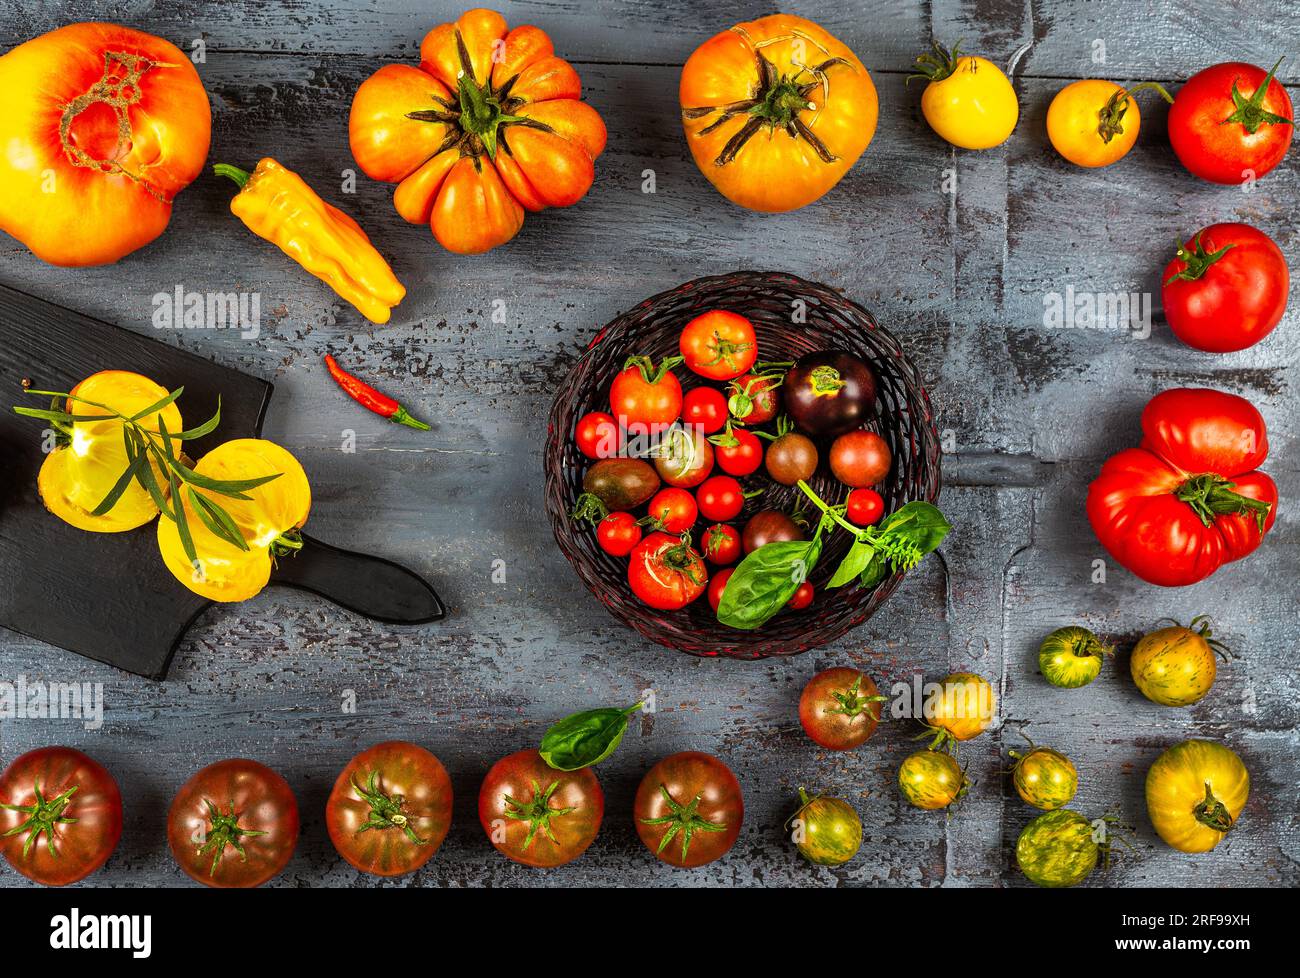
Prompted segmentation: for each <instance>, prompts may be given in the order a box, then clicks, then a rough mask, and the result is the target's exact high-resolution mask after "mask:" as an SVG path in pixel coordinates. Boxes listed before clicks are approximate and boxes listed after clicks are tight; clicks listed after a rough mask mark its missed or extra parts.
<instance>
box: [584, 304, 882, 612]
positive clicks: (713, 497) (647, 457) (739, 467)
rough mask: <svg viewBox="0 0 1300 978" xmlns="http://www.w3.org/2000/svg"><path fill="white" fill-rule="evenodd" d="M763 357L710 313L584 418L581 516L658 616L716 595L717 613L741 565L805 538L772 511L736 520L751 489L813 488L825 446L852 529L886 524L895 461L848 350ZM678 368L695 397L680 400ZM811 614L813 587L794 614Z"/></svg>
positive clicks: (719, 313)
mask: <svg viewBox="0 0 1300 978" xmlns="http://www.w3.org/2000/svg"><path fill="white" fill-rule="evenodd" d="M758 354H759V349H758V338H757V335H756V333H755V330H754V326H753V324H752V323H751V322H750V321H749V320H748V319H746V318H745V317H744V316H741V315H739V314H737V313H735V312H730V311H727V310H721V309H715V310H711V311H708V312H705V313H702V314H700V315H698V316H696V317H695V318H694V319H692V320H691V321H690V322H688V323H687V324H686V326H685V327H684V328H683V329H682V331H681V334H680V337H679V341H678V354H677V355H675V356H671V357H666V358H664V359H663V360H661V361H660V362H658V363H655V362H654V360H653V359H652V358H650V357H646V356H630V357H628V359H627V360H626V362H625V363H624V366H623V369H622V370H620V371H619V372H618V374H617V375H616V376H615V377H614V379H613V381H612V382H611V384H610V391H609V410H608V411H607V412H606V411H591V412H589V413H587V414H584V415H583V416H582V417H581V418H580V419H579V420H578V423H577V425H576V426H575V428H574V440H575V442H576V444H577V447H578V450H579V451H580V452H581V453H582V454H583V455H584V456H586V457H587V458H589V459H591V460H592V461H593V463H594V464H593V465H592V467H591V468H590V469H589V470H588V472H587V474H586V476H585V478H584V480H583V488H584V492H583V496H582V498H581V499H580V501H579V504H578V506H577V507H576V508H575V510H574V515H575V517H578V518H585V519H587V520H589V521H590V522H591V523H593V524H594V527H595V533H596V540H597V543H598V544H599V546H600V548H601V549H602V550H604V551H605V552H606V553H608V554H610V555H611V556H613V557H620V558H622V557H626V558H628V583H629V585H630V587H631V588H632V590H633V592H634V593H635V594H636V595H637V597H639V598H640V599H641V600H642V601H643V602H645V603H646V604H648V605H650V606H651V607H653V608H657V609H660V610H665V611H675V610H678V609H680V608H684V607H685V606H686V605H688V604H690V603H692V602H693V601H695V600H697V599H698V598H700V597H701V596H705V595H706V596H707V598H708V601H709V603H710V605H712V607H713V608H714V610H715V611H716V610H717V606H718V602H719V600H720V599H721V596H722V590H723V588H724V587H725V586H726V582H727V580H728V578H729V577H730V576H731V571H730V568H731V566H732V565H734V564H735V563H737V562H738V561H739V560H740V559H741V558H742V557H743V556H744V555H746V554H748V553H751V552H752V551H754V550H756V549H757V548H758V547H760V546H762V545H764V544H766V543H772V542H775V541H780V540H798V539H803V537H804V533H805V527H804V526H802V525H801V523H800V522H799V519H798V516H797V514H794V515H792V514H786V513H782V512H779V511H777V510H774V509H763V510H760V511H759V512H757V513H756V514H754V515H753V516H751V517H750V519H749V520H748V521H747V522H746V524H745V525H744V527H743V529H738V527H737V521H738V520H739V519H740V518H741V515H742V513H743V512H744V510H745V508H746V504H747V502H748V501H749V500H751V499H754V498H756V497H758V496H760V495H761V494H762V493H763V492H764V491H765V490H764V487H763V486H762V485H756V484H755V482H754V480H755V479H762V478H763V476H766V477H767V478H768V479H770V480H771V481H772V482H775V483H778V484H780V485H787V486H789V485H794V484H795V483H797V482H799V481H800V480H801V479H803V480H806V479H810V478H812V476H813V474H814V473H815V472H816V471H817V469H818V466H819V464H820V462H821V457H822V452H823V450H825V447H826V446H827V445H829V451H828V452H827V453H826V454H827V463H828V465H829V468H830V471H831V472H832V473H833V474H834V476H835V478H837V479H838V480H839V481H840V482H842V483H843V484H844V485H845V486H846V487H848V489H849V490H850V492H849V493H848V497H847V499H846V500H845V512H846V516H847V518H848V519H850V520H851V521H853V522H854V523H855V524H857V525H859V526H870V525H872V524H873V523H875V522H877V521H878V520H879V519H880V518H881V516H882V515H883V514H884V509H885V504H884V500H883V498H882V497H881V496H880V494H879V493H878V492H877V491H876V490H875V489H874V488H873V487H874V486H876V485H878V484H879V483H881V482H882V481H883V480H884V479H885V478H886V477H887V476H888V474H889V471H890V467H891V465H892V462H893V459H892V455H891V452H890V449H889V445H888V443H887V442H886V441H885V440H884V439H883V438H882V437H881V436H880V435H878V434H876V433H875V432H874V431H870V430H867V429H866V428H864V427H863V426H864V425H865V424H868V423H870V421H871V420H872V419H873V417H874V410H875V407H874V406H875V400H876V379H875V374H874V373H873V372H872V370H871V368H870V367H869V366H868V365H867V364H865V363H863V362H862V361H861V360H860V359H858V358H857V357H855V356H852V355H851V354H848V353H844V352H841V351H827V352H822V353H816V354H812V355H810V356H806V357H804V358H802V359H801V360H799V361H797V362H767V363H765V362H760V361H759V359H758ZM679 366H684V367H685V368H686V369H687V371H689V374H690V375H691V380H693V381H695V383H696V384H697V386H692V387H691V388H690V389H689V390H686V389H684V388H683V384H682V379H681V378H679V377H678V375H677V374H676V373H675V368H677V367H679ZM714 385H717V386H714ZM773 428H774V429H775V430H772V429H773ZM819 441H820V442H821V444H822V446H823V448H822V449H819V448H818V442H819ZM760 470H761V472H760ZM742 480H751V481H749V482H742ZM643 506H644V512H642V507H643ZM709 565H712V566H713V567H714V568H715V570H714V572H713V574H712V577H710V573H709ZM812 601H813V588H812V585H811V584H808V583H806V582H805V583H804V584H803V585H802V586H801V587H800V588H799V590H798V591H797V592H796V593H795V595H794V596H793V597H792V598H791V599H790V601H789V604H788V607H789V608H790V609H791V610H795V611H797V610H800V609H802V608H806V607H808V606H809V605H810V604H811V603H812Z"/></svg>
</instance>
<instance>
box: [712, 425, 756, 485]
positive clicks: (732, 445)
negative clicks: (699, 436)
mask: <svg viewBox="0 0 1300 978" xmlns="http://www.w3.org/2000/svg"><path fill="white" fill-rule="evenodd" d="M713 446H714V448H713V454H714V457H715V458H716V459H717V462H718V468H720V469H722V471H723V472H726V473H727V474H728V475H736V476H745V475H752V474H753V473H755V472H757V471H758V467H759V466H760V465H762V464H763V443H762V442H761V441H759V440H758V436H757V435H755V434H754V433H753V432H752V431H746V430H745V429H744V428H732V429H731V430H730V431H726V432H723V433H722V434H720V435H714V436H713Z"/></svg>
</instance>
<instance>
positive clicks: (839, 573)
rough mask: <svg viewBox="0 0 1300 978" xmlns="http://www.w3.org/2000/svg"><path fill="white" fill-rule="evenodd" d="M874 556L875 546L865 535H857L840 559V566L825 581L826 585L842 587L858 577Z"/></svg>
mask: <svg viewBox="0 0 1300 978" xmlns="http://www.w3.org/2000/svg"><path fill="white" fill-rule="evenodd" d="M875 556H876V548H875V547H873V546H872V545H871V543H870V541H868V540H867V539H866V538H865V537H858V538H857V539H856V540H855V541H853V546H851V547H849V552H848V553H846V554H845V555H844V559H843V560H841V561H840V566H839V567H837V568H835V573H834V574H833V575H832V576H831V579H830V580H829V581H827V582H826V586H827V587H828V588H832V587H843V586H844V585H845V584H848V583H849V582H850V581H852V580H853V579H854V578H855V577H860V576H861V575H862V572H863V571H865V570H866V569H867V567H868V565H870V563H871V559H872V558H873V557H875Z"/></svg>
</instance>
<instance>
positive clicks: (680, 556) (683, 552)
mask: <svg viewBox="0 0 1300 978" xmlns="http://www.w3.org/2000/svg"><path fill="white" fill-rule="evenodd" d="M659 561H660V563H662V564H663V565H664V567H666V568H667V569H668V570H670V571H676V572H677V573H679V574H681V575H683V576H684V577H685V578H686V579H687V580H689V581H690V582H691V583H692V584H700V583H702V582H701V581H700V579H699V575H698V574H696V573H695V565H696V563H697V562H698V561H699V554H697V553H696V552H695V550H694V548H693V547H692V546H691V531H690V530H687V531H686V532H685V533H683V534H682V535H681V540H680V541H679V542H678V543H676V544H674V545H673V546H671V547H667V548H665V549H664V550H663V551H661V552H660V554H659Z"/></svg>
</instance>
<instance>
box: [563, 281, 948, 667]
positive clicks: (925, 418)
mask: <svg viewBox="0 0 1300 978" xmlns="http://www.w3.org/2000/svg"><path fill="white" fill-rule="evenodd" d="M710 309H729V310H732V311H735V312H737V313H740V314H741V315H744V316H746V317H748V318H749V320H750V321H751V322H752V323H753V324H754V328H755V330H756V332H757V335H758V348H759V359H760V360H764V361H772V360H794V359H797V358H798V357H800V356H802V355H803V354H805V353H812V352H815V351H819V350H830V349H841V350H847V351H848V352H850V353H853V354H856V355H857V356H859V357H861V358H862V359H864V360H865V361H866V362H867V363H869V364H871V365H872V367H873V368H874V369H875V371H876V374H877V377H878V381H879V383H878V388H879V400H878V403H877V420H876V421H875V422H874V423H872V424H871V425H870V427H871V428H872V429H873V430H875V431H878V432H879V433H880V434H881V435H882V436H883V437H884V438H885V440H886V441H887V442H888V443H889V447H890V449H891V451H892V452H893V458H894V465H893V469H892V471H891V472H890V474H889V477H888V479H887V481H886V484H885V485H883V486H881V487H878V488H879V489H880V492H881V495H882V496H884V498H885V507H886V512H892V511H893V510H895V509H897V508H898V507H899V506H902V505H903V504H904V503H906V502H909V501H911V500H915V499H924V500H928V501H930V502H934V501H935V500H936V499H937V498H938V496H939V437H938V433H937V432H936V430H935V426H934V415H933V411H932V409H931V407H930V397H929V395H928V394H927V393H926V392H925V388H924V387H922V386H921V378H920V375H919V374H918V373H917V370H916V368H915V367H914V366H912V364H911V362H910V361H909V360H908V359H907V356H906V355H905V354H904V353H903V350H902V347H900V346H899V344H898V341H897V340H896V339H894V337H893V336H891V335H890V334H889V332H888V331H887V330H886V329H884V328H883V327H881V326H879V325H877V323H876V321H875V319H874V318H872V316H871V313H869V312H867V311H866V310H865V309H863V308H862V307H861V306H859V305H856V304H855V303H853V302H850V301H849V300H848V299H846V298H844V297H843V296H842V295H840V294H839V293H837V292H835V291H833V290H831V289H829V288H827V287H826V286H824V285H817V284H815V283H812V282H806V281H804V280H803V279H800V278H796V277H795V276H793V275H786V274H781V273H777V272H734V273H732V274H729V275H718V276H713V277H710V278H699V279H695V280H694V281H692V282H687V283H686V284H685V285H682V286H679V287H678V288H675V289H673V290H671V291H669V292H663V293H660V294H659V295H656V296H654V297H652V298H650V299H647V300H646V301H645V302H642V303H641V304H640V305H639V306H637V307H636V308H634V309H631V310H629V311H628V312H626V313H624V314H623V315H621V316H619V317H618V318H617V319H615V320H614V321H613V322H611V323H610V324H609V325H607V326H606V327H605V328H604V329H602V330H601V331H600V332H599V333H598V334H597V335H596V338H595V339H594V340H592V342H591V345H590V346H589V347H588V348H587V352H586V353H585V354H584V355H583V356H582V358H581V359H580V360H579V361H578V362H577V363H576V364H574V366H573V368H572V369H571V370H570V371H569V374H568V376H567V377H565V379H564V382H563V383H561V384H560V387H559V390H557V391H556V394H555V401H554V403H553V404H552V405H551V414H550V419H549V422H548V424H547V431H546V457H545V467H546V510H547V513H548V514H549V515H550V518H551V525H552V527H553V528H554V531H555V540H556V543H558V544H559V546H560V550H561V551H562V552H563V554H564V556H565V557H567V558H568V559H569V563H571V564H572V565H573V568H574V570H576V571H577V572H578V576H579V577H581V578H582V580H583V582H584V583H585V584H586V585H587V587H588V588H590V589H591V592H592V593H593V594H594V595H596V597H598V598H599V599H600V600H601V601H602V602H603V603H604V605H605V607H606V608H608V609H609V611H610V613H611V614H612V615H613V616H614V617H615V618H617V619H618V620H619V621H621V622H623V623H624V624H625V625H630V626H631V627H632V628H635V629H636V630H637V631H638V632H640V633H641V634H642V635H644V636H645V637H646V638H648V639H651V640H652V641H655V642H658V643H660V644H661V645H667V646H669V647H671V648H674V649H677V650H679V651H682V652H688V653H690V654H692V655H700V656H727V657H730V658H735V659H761V658H766V657H768V656H780V655H795V654H797V653H799V652H806V651H807V650H808V649H813V648H817V647H818V646H820V645H824V644H826V643H827V642H831V641H833V640H835V639H837V638H839V637H840V636H841V635H843V634H844V633H845V632H847V631H848V630H849V629H850V628H853V627H855V626H857V625H860V624H862V623H863V622H864V621H866V620H867V619H868V618H870V617H871V616H872V614H874V613H875V611H876V609H877V608H879V607H880V605H881V604H883V603H884V601H885V599H886V598H888V597H889V595H890V594H891V593H892V592H893V590H894V588H895V587H897V586H898V583H899V580H900V579H901V576H899V575H895V576H893V577H890V578H887V579H886V580H884V581H882V582H881V583H880V584H879V585H878V586H876V587H875V588H873V589H871V590H866V589H864V588H860V587H855V586H852V585H850V586H848V587H844V588H839V589H836V590H834V591H830V590H826V589H825V588H823V587H821V586H820V585H823V584H825V582H826V581H827V580H829V578H830V575H831V574H832V573H833V571H834V569H835V567H836V566H837V565H838V564H839V560H840V558H841V557H842V556H843V554H844V553H845V552H846V551H847V549H848V544H849V535H848V534H847V533H837V534H834V535H833V536H831V537H830V540H829V543H828V546H827V547H826V549H825V552H824V553H823V555H822V558H821V560H820V562H819V563H818V565H817V567H816V568H815V570H814V572H813V573H812V575H811V576H810V578H809V579H810V580H811V582H812V584H813V586H814V588H815V590H816V598H815V600H814V602H813V604H812V605H811V606H810V607H809V608H806V609H804V610H803V611H800V612H789V611H786V612H782V613H780V614H778V615H777V616H776V617H774V618H772V619H771V620H770V621H769V622H767V624H765V625H764V626H763V627H762V628H759V629H757V630H755V631H752V632H749V631H740V630H737V629H734V628H729V627H727V626H725V625H720V624H719V623H718V621H717V619H716V618H715V617H714V615H713V612H712V609H711V608H710V607H709V603H708V601H706V600H704V599H703V598H701V599H700V600H698V601H695V602H694V603H692V604H691V605H689V606H687V607H686V608H684V609H683V610H681V611H676V612H662V611H657V610H655V609H653V608H649V607H647V606H646V605H644V604H642V603H641V602H640V601H639V600H638V599H637V598H636V597H635V596H634V595H633V594H632V590H631V588H630V587H629V586H628V583H627V560H626V559H619V558H616V557H611V556H609V555H608V554H606V553H605V552H604V551H602V550H601V549H600V547H599V546H598V545H597V543H596V534H595V533H594V532H593V531H592V530H591V528H590V527H589V526H588V525H587V524H582V525H576V524H575V523H574V522H573V521H572V520H571V519H570V518H569V515H568V514H569V511H570V510H571V509H572V507H573V505H574V502H575V501H576V499H577V497H578V495H579V494H580V493H581V491H582V488H581V484H582V476H583V473H584V472H585V471H586V469H587V467H588V466H589V465H590V461H589V460H588V459H586V458H585V457H584V456H583V455H582V454H581V453H580V452H579V451H578V449H577V446H576V444H575V443H574V439H573V430H574V426H575V424H576V423H577V421H578V419H579V418H581V417H582V416H583V415H584V414H586V413H587V412H588V411H608V410H609V385H610V382H611V381H612V380H613V378H614V375H615V374H616V373H618V371H619V370H620V369H622V366H623V363H624V361H625V360H626V359H627V357H628V356H629V355H632V354H649V355H650V356H653V357H654V358H655V360H656V361H658V360H659V359H660V358H661V357H664V356H671V355H674V354H676V353H677V341H678V335H679V334H680V332H681V329H682V327H683V326H684V325H685V324H686V323H687V321H689V320H690V319H692V318H693V317H695V316H697V315H699V314H700V313H702V312H706V311H708V310H710ZM800 310H802V311H803V312H804V313H805V316H803V317H799V316H796V315H795V313H796V312H798V311H800ZM800 319H803V320H804V321H798V320H800ZM677 375H678V377H679V378H680V379H681V380H682V386H683V387H684V388H685V389H688V390H689V389H690V388H691V387H692V386H696V385H697V384H698V383H699V378H697V377H695V376H694V375H693V374H691V373H690V372H689V371H687V370H685V369H679V370H678V371H677ZM744 481H745V485H746V488H753V487H754V486H755V485H757V484H758V483H762V484H763V485H764V487H765V488H766V489H767V491H766V492H765V493H763V495H762V496H760V497H759V498H758V499H757V500H751V501H750V502H749V503H748V504H747V506H746V510H745V512H744V513H743V514H742V515H741V517H740V518H739V519H738V520H736V521H735V522H736V524H737V527H739V526H742V525H743V523H744V520H746V519H748V518H749V516H751V515H752V514H753V513H754V512H756V511H758V510H759V509H765V508H777V509H781V510H784V511H786V512H790V511H792V510H793V509H794V508H795V507H796V506H797V504H798V501H799V500H800V499H803V495H802V493H800V492H799V490H798V489H797V488H793V487H785V486H781V485H778V484H776V483H774V482H772V481H771V480H770V479H768V478H767V477H766V475H765V474H764V473H763V470H762V469H760V470H759V472H756V473H755V474H754V475H752V476H750V477H748V478H747V479H746V480H744ZM812 486H813V488H814V489H815V490H816V491H817V493H818V494H819V495H820V496H821V497H822V498H823V499H826V500H828V501H830V502H839V501H842V500H843V497H844V494H845V490H844V487H843V486H841V485H840V484H839V483H838V482H837V481H836V480H835V479H834V478H833V477H832V476H831V475H830V474H829V472H827V471H826V464H825V461H824V457H823V463H822V465H821V467H820V468H819V470H818V473H817V475H816V476H815V478H814V479H813V480H812ZM711 570H712V567H711Z"/></svg>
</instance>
